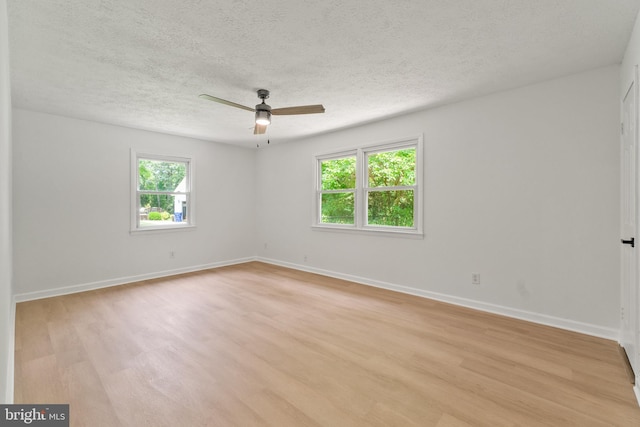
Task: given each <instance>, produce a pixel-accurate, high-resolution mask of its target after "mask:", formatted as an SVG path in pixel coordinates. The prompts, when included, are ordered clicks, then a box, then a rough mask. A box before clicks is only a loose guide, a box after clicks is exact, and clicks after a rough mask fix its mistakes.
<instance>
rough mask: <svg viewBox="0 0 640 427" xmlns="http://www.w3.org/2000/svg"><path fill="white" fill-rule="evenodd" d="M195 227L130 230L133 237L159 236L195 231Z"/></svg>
mask: <svg viewBox="0 0 640 427" xmlns="http://www.w3.org/2000/svg"><path fill="white" fill-rule="evenodd" d="M195 228H196V226H195V225H162V226H158V227H145V228H137V229H135V230H130V231H129V234H131V235H144V234H158V233H175V232H180V231H193V230H194V229H195Z"/></svg>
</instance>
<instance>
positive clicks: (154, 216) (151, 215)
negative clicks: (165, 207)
mask: <svg viewBox="0 0 640 427" xmlns="http://www.w3.org/2000/svg"><path fill="white" fill-rule="evenodd" d="M161 219H162V215H160V212H149V220H150V221H160V220H161Z"/></svg>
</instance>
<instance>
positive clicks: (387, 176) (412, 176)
mask: <svg viewBox="0 0 640 427" xmlns="http://www.w3.org/2000/svg"><path fill="white" fill-rule="evenodd" d="M367 160H368V168H367V169H368V170H367V172H368V177H369V187H371V188H378V189H382V188H384V187H401V186H411V185H414V184H415V182H416V150H415V148H408V149H404V150H396V151H384V152H381V153H375V154H371V155H369V156H368V159H367ZM413 196H414V194H413V190H388V191H372V192H370V193H369V196H368V201H367V202H368V203H367V205H368V212H367V214H368V222H369V224H372V225H387V226H395V227H413Z"/></svg>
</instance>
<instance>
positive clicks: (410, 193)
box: [314, 137, 422, 235]
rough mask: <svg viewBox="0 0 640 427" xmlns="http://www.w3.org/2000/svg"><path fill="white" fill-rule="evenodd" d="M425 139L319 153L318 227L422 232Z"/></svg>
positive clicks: (317, 162)
mask: <svg viewBox="0 0 640 427" xmlns="http://www.w3.org/2000/svg"><path fill="white" fill-rule="evenodd" d="M421 177H422V138H421V137H417V138H412V139H408V140H401V141H396V142H392V143H385V144H378V145H371V146H366V147H361V148H356V149H352V150H347V151H341V152H336V153H329V154H325V155H321V156H316V190H315V196H314V226H315V227H318V228H332V229H343V230H364V231H375V232H394V233H405V234H418V235H420V234H422V197H421V181H422V179H421Z"/></svg>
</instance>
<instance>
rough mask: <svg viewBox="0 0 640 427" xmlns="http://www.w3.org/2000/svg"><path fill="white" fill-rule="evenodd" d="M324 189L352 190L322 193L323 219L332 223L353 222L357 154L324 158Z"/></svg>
mask: <svg viewBox="0 0 640 427" xmlns="http://www.w3.org/2000/svg"><path fill="white" fill-rule="evenodd" d="M321 172H322V189H323V190H351V191H343V192H339V193H324V194H323V195H322V212H321V221H322V222H324V223H330V224H353V223H354V220H355V217H354V191H353V190H354V189H355V186H356V158H355V156H351V157H345V158H342V159H331V160H323V161H322V163H321Z"/></svg>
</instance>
